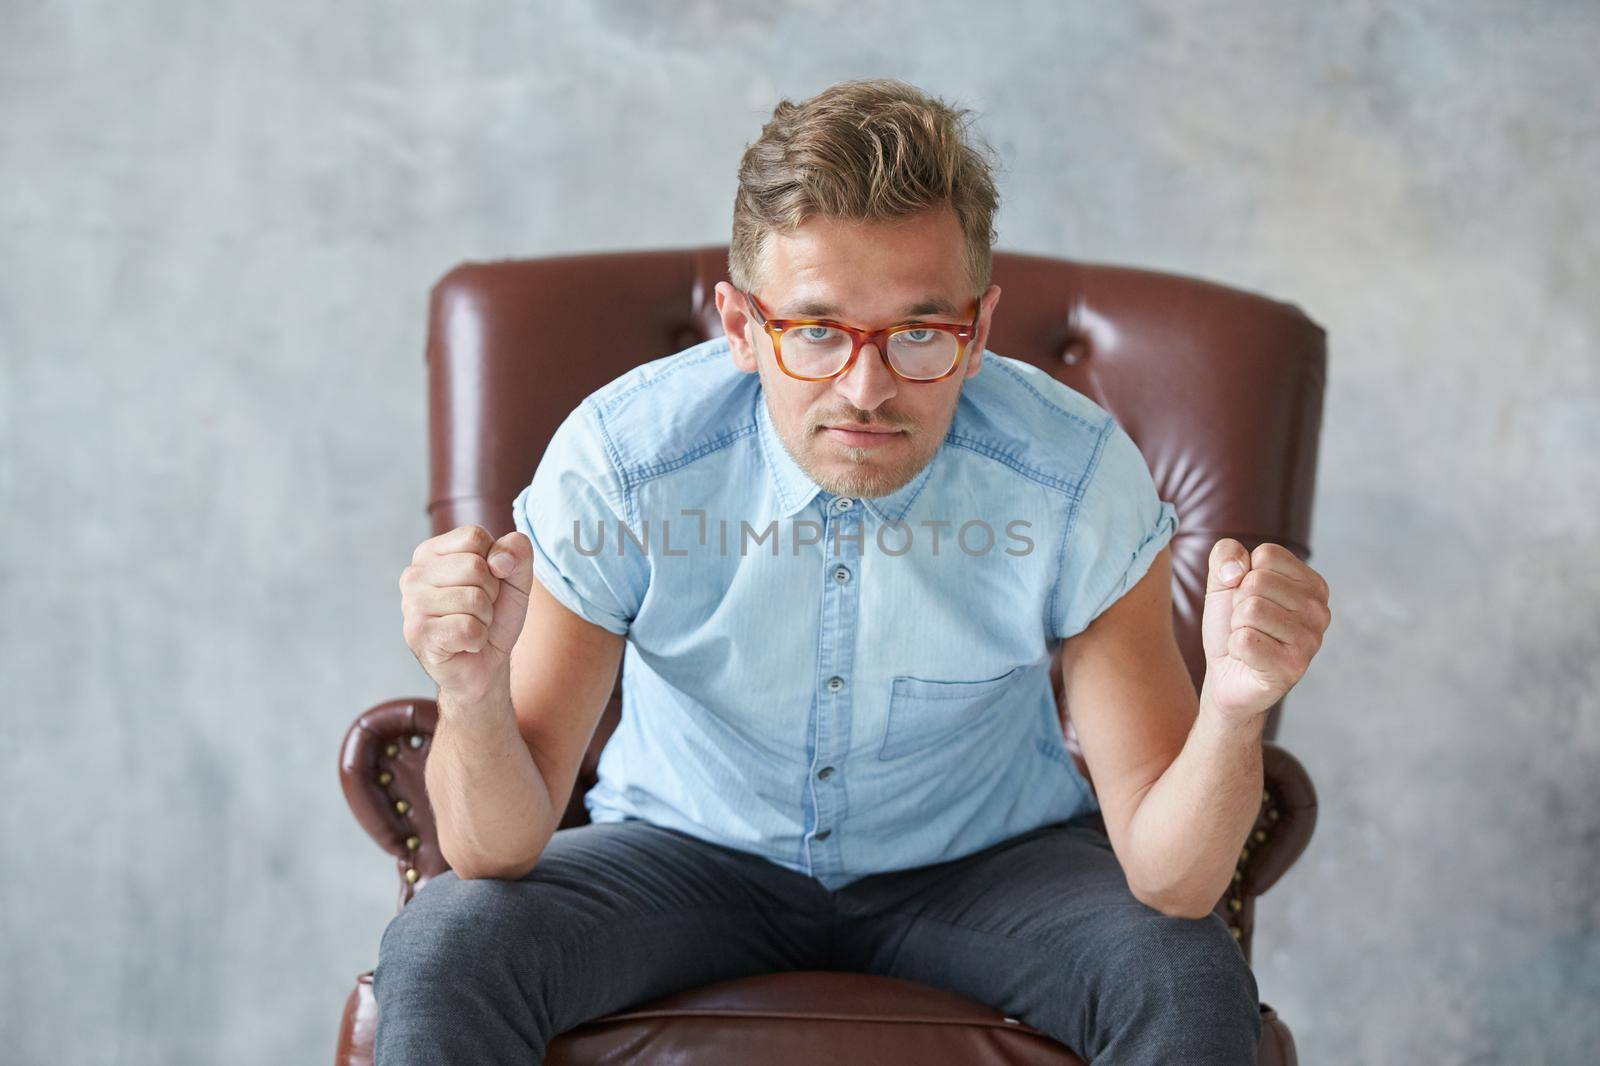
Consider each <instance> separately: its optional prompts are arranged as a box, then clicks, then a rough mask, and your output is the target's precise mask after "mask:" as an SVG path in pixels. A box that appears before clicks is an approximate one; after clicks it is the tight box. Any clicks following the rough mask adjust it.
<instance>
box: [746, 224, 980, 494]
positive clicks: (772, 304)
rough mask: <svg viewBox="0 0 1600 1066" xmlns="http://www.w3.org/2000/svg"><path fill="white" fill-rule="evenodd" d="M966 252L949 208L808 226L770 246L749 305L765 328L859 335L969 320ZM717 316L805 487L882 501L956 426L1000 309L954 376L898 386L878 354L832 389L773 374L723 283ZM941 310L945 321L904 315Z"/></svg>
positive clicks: (862, 356)
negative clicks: (804, 324) (813, 323)
mask: <svg viewBox="0 0 1600 1066" xmlns="http://www.w3.org/2000/svg"><path fill="white" fill-rule="evenodd" d="M964 251H965V243H964V241H963V239H962V234H961V225H960V222H959V221H958V220H957V218H956V214H955V212H954V211H953V210H951V209H950V208H949V207H948V206H942V207H940V208H938V209H932V210H928V211H924V212H922V213H920V214H918V215H913V216H909V217H907V218H905V219H901V220H897V221H895V222H888V223H882V222H849V221H843V220H840V219H830V218H812V219H809V220H808V221H807V222H805V223H804V224H803V225H801V226H800V227H799V228H798V229H796V230H795V231H794V232H793V233H790V234H785V235H778V234H774V235H773V236H772V238H771V240H770V242H769V243H768V246H767V264H766V266H767V270H766V281H765V282H764V284H763V285H762V287H761V289H760V291H758V292H756V294H755V296H756V299H758V300H759V301H761V306H762V307H763V308H765V310H766V312H767V314H768V315H769V316H770V317H772V318H826V319H831V320H832V321H835V322H841V323H843V324H845V325H849V326H855V327H858V328H861V329H880V328H883V327H886V326H892V325H897V324H899V323H901V322H905V321H913V320H914V321H923V322H948V323H953V324H957V325H967V324H968V323H970V322H971V321H972V312H973V299H972V296H971V294H970V290H969V289H968V280H967V275H966V265H965V258H964ZM716 294H717V311H718V313H719V314H721V316H722V325H723V329H724V331H725V332H726V333H727V335H728V343H729V347H730V348H731V350H732V354H733V360H734V363H735V364H736V365H737V366H738V367H739V368H740V369H741V370H744V371H747V372H750V371H754V372H757V373H759V374H760V375H761V391H762V393H763V395H765V397H766V404H767V410H768V411H769V412H770V413H771V415H772V422H773V425H774V426H775V427H776V428H777V431H778V436H779V437H780V438H781V439H782V441H783V444H784V447H785V448H786V449H788V452H789V454H790V455H791V456H792V457H793V458H794V461H795V462H796V463H797V464H798V465H799V466H800V468H801V469H802V470H804V471H805V472H806V473H807V474H808V475H809V476H810V477H811V480H813V481H815V482H816V483H817V484H818V485H820V486H822V487H823V488H824V489H825V490H827V491H828V492H831V493H834V494H835V495H839V496H866V497H875V496H886V495H888V494H889V493H891V492H893V491H895V490H896V489H898V488H900V487H901V486H903V485H905V484H906V483H907V482H909V481H910V480H911V479H912V478H914V477H916V475H917V474H918V472H920V471H921V470H922V468H923V467H924V466H926V465H927V464H928V463H929V462H930V461H931V460H932V459H933V457H934V455H935V454H936V453H937V452H938V450H939V445H940V444H941V443H942V442H943V441H944V436H945V433H946V432H947V431H948V430H949V428H950V420H951V419H952V418H953V417H954V416H955V409H956V401H957V400H958V399H959V398H960V395H961V386H962V383H963V382H964V381H965V380H966V379H967V378H969V377H971V376H972V375H973V374H976V373H977V372H978V370H979V368H980V366H981V364H982V356H983V349H984V345H985V343H986V342H987V340H988V335H989V321H990V318H991V317H992V315H993V314H994V308H995V304H996V303H998V302H999V299H1000V288H999V286H996V285H991V286H989V288H988V289H987V290H986V291H985V292H984V294H983V297H982V299H981V301H980V302H981V305H982V309H981V312H980V314H979V317H978V328H977V332H976V334H975V335H974V336H973V337H972V339H971V341H970V342H969V343H968V345H967V350H966V353H965V354H964V355H963V356H962V365H961V367H960V368H959V369H958V370H957V371H956V372H955V373H954V374H952V375H951V376H950V377H948V378H945V379H944V380H942V381H933V382H913V381H901V380H900V379H898V378H896V377H895V376H894V375H893V374H892V373H891V372H890V370H889V367H888V366H887V364H885V363H884V361H883V359H882V358H881V355H880V353H879V351H878V346H877V345H875V344H865V345H862V347H861V351H860V353H859V354H858V355H857V356H856V361H855V365H854V366H852V367H851V368H850V369H849V370H848V371H847V372H846V373H844V374H842V375H840V376H839V377H836V378H834V379H833V380H831V381H800V380H799V379H797V378H792V377H790V376H789V375H788V374H785V373H784V372H783V371H782V370H781V369H779V367H778V364H777V361H776V356H775V355H774V353H773V350H772V337H771V335H770V334H768V333H767V332H766V331H765V330H763V329H762V328H761V322H760V319H759V318H757V317H755V315H756V312H755V309H754V308H752V307H750V306H749V305H748V303H747V302H746V300H745V299H744V297H743V296H741V295H740V294H739V292H738V291H737V290H736V289H734V287H733V286H732V285H730V284H729V283H727V282H725V281H724V282H719V283H718V284H717V289H716ZM933 301H943V302H944V303H945V305H946V306H947V307H949V308H952V309H953V310H952V311H950V312H935V313H920V314H914V313H912V311H913V309H915V308H917V307H919V306H920V305H923V304H927V303H930V302H933Z"/></svg>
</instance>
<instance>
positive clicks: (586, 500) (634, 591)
mask: <svg viewBox="0 0 1600 1066" xmlns="http://www.w3.org/2000/svg"><path fill="white" fill-rule="evenodd" d="M597 418H598V416H597V415H596V413H595V411H594V410H593V406H592V404H590V403H589V402H588V401H585V402H584V403H582V404H579V405H578V407H577V408H576V409H575V410H573V412H572V413H571V414H569V415H568V416H567V417H566V419H565V420H563V421H562V423H561V425H560V426H559V427H557V429H556V431H555V434H554V435H553V436H552V437H551V438H550V443H549V445H548V446H547V447H546V448H545V451H544V455H543V457H542V458H541V459H540V460H539V466H538V469H536V470H535V471H534V474H533V480H532V481H531V482H529V483H528V485H527V487H526V488H524V489H523V490H522V491H521V492H520V493H518V494H517V497H516V499H515V500H514V501H512V505H511V514H512V521H513V522H514V523H515V524H516V528H517V529H518V530H519V531H520V532H522V533H525V534H527V537H528V539H529V540H530V541H532V542H533V573H534V576H535V577H537V578H538V579H539V581H540V583H541V584H543V585H544V587H545V588H546V589H548V590H549V591H550V594H551V595H552V596H554V597H555V598H556V599H557V600H559V601H560V602H561V603H562V604H563V605H565V606H566V607H567V609H568V610H570V611H572V612H573V613H574V614H576V615H578V616H579V617H580V618H583V619H585V620H587V621H589V622H593V623H594V624H595V625H597V626H600V627H601V628H603V629H608V630H610V631H611V632H613V633H626V632H627V631H628V627H629V626H630V625H631V624H632V622H633V619H634V618H635V617H636V616H637V615H638V612H639V606H640V604H641V603H642V602H643V600H644V594H645V590H646V588H648V586H649V581H650V571H649V560H648V558H647V557H646V556H645V555H644V554H643V553H642V552H640V551H639V550H638V546H637V544H636V543H635V542H634V541H633V540H631V539H630V538H628V537H625V536H623V535H622V532H623V530H622V527H623V524H624V523H625V522H626V521H627V514H628V508H627V505H626V499H625V497H624V491H625V490H624V486H623V482H622V479H621V477H620V476H619V475H618V473H617V470H616V467H615V465H614V464H613V463H612V462H611V459H610V456H609V455H608V454H607V452H606V448H605V438H604V436H603V434H602V432H601V428H600V425H599V422H598V420H597ZM619 549H620V550H619Z"/></svg>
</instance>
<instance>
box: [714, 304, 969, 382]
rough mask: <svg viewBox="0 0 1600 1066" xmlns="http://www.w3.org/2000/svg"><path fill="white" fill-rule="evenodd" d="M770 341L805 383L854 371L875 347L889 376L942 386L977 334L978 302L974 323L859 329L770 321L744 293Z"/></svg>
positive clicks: (784, 366) (781, 362)
mask: <svg viewBox="0 0 1600 1066" xmlns="http://www.w3.org/2000/svg"><path fill="white" fill-rule="evenodd" d="M740 291H741V292H743V290H740ZM744 297H745V298H746V299H747V300H749V301H750V306H751V307H752V308H753V309H754V310H755V313H756V317H757V318H759V319H760V320H761V328H762V329H764V330H766V331H767V334H768V335H769V336H770V337H771V338H772V351H773V354H774V355H776V356H777V357H778V368H779V369H780V370H782V371H783V372H784V373H785V374H788V375H789V376H790V377H792V378H799V379H800V380H801V381H828V380H829V379H831V378H836V377H838V376H839V375H841V374H843V373H844V372H845V371H847V370H849V369H850V368H851V367H852V366H854V365H855V361H856V356H858V355H860V354H861V346H862V345H863V344H866V343H868V342H869V341H870V342H871V343H872V344H874V345H875V346H876V347H877V349H878V352H879V354H880V355H881V356H882V357H883V361H884V363H885V364H886V365H887V366H888V367H889V372H890V373H892V374H893V375H894V376H895V377H897V378H899V379H901V380H902V381H914V382H927V381H942V380H943V379H945V378H947V377H949V376H950V375H951V374H954V373H955V372H956V367H958V366H960V365H961V357H962V356H963V355H965V354H966V351H967V344H968V343H969V342H970V341H971V340H972V338H973V336H974V334H976V332H977V329H978V312H979V310H981V308H982V306H983V305H982V303H981V302H980V303H979V304H978V305H977V306H976V307H974V308H973V310H972V322H971V324H969V325H965V326H961V325H955V324H953V323H948V322H902V323H900V324H899V325H897V326H888V327H885V328H884V329H856V328H855V327H854V326H846V325H844V324H843V323H841V322H833V321H830V320H828V319H825V318H817V319H802V318H768V317H767V311H766V308H764V307H762V306H761V303H760V301H758V300H757V299H756V298H755V295H754V294H753V293H748V292H745V293H744Z"/></svg>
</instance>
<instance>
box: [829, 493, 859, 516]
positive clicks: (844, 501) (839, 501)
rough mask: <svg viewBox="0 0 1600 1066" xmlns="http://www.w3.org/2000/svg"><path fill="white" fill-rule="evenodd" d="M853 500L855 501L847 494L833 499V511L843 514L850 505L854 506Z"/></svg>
mask: <svg viewBox="0 0 1600 1066" xmlns="http://www.w3.org/2000/svg"><path fill="white" fill-rule="evenodd" d="M855 502H856V501H854V500H852V499H851V498H850V497H848V496H840V497H838V498H836V499H835V500H834V501H833V513H834V514H844V513H845V512H846V511H848V510H850V508H851V507H853V506H855Z"/></svg>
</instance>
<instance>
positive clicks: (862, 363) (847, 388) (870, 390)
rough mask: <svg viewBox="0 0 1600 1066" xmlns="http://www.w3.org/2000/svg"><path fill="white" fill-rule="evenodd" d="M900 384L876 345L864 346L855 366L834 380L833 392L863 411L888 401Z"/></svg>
mask: <svg viewBox="0 0 1600 1066" xmlns="http://www.w3.org/2000/svg"><path fill="white" fill-rule="evenodd" d="M898 385H899V383H898V382H897V381H896V380H895V376H894V374H893V373H892V372H891V371H890V370H889V366H888V364H887V363H885V362H884V360H883V356H882V354H881V353H880V352H879V350H878V346H877V345H876V344H863V345H862V346H861V351H859V352H858V353H856V363H855V365H854V366H852V367H851V368H850V369H849V370H847V371H845V372H844V373H843V374H840V375H839V376H838V377H836V378H834V379H833V387H834V390H835V391H836V392H837V393H838V394H839V395H840V396H841V397H843V398H844V399H846V400H849V401H850V402H851V403H852V404H854V405H855V406H856V407H858V408H859V409H861V410H863V411H870V410H872V409H873V408H874V407H877V406H878V405H879V404H881V403H883V401H885V400H887V399H889V398H890V397H891V396H893V395H894V394H895V392H896V391H897V389H898Z"/></svg>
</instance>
